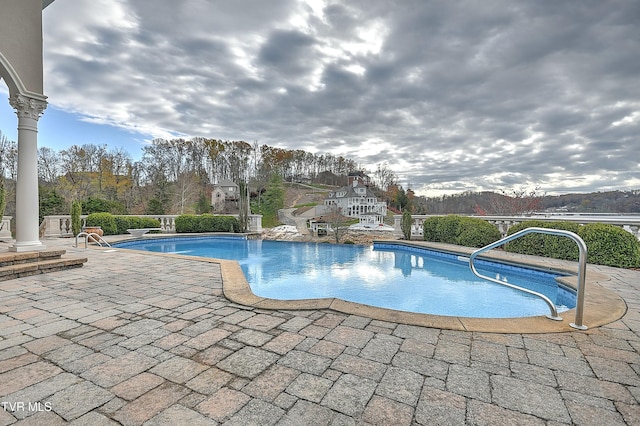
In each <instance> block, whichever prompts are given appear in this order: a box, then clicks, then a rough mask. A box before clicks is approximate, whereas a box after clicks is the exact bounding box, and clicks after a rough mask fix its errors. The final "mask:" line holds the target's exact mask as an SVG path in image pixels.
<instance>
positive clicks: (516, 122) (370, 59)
mask: <svg viewBox="0 0 640 426" xmlns="http://www.w3.org/2000/svg"><path fill="white" fill-rule="evenodd" d="M43 20H44V48H45V53H44V60H45V94H46V95H48V96H49V102H50V105H49V108H48V109H47V110H46V111H45V114H44V115H43V117H42V119H41V134H40V144H41V145H45V146H51V147H53V148H54V149H61V148H64V147H65V146H68V145H71V144H82V143H97V144H101V143H109V144H110V145H112V146H121V147H124V148H125V149H126V150H127V151H129V152H130V153H131V155H132V157H134V158H136V157H139V156H140V154H141V146H142V144H143V143H145V141H149V140H151V139H152V138H154V137H164V138H171V137H192V136H205V137H213V138H217V139H228V140H245V141H248V142H253V141H256V140H257V141H258V143H260V144H268V145H272V146H280V147H283V148H295V149H298V148H301V149H304V150H307V151H311V152H316V153H320V154H322V153H332V154H335V155H343V156H345V157H348V158H351V159H354V160H356V161H357V162H358V163H359V164H361V165H362V166H364V167H367V168H368V169H369V170H374V169H375V167H376V165H377V164H380V163H384V162H386V163H388V165H389V167H390V168H392V169H393V170H394V171H395V172H396V174H397V175H398V177H399V178H400V182H401V183H402V184H403V186H405V187H411V188H412V189H414V190H416V191H417V192H418V193H420V194H427V195H435V194H441V193H456V192H461V191H480V190H509V189H512V188H521V187H523V186H527V187H539V188H540V189H541V190H542V191H546V192H547V193H549V194H557V193H566V192H590V191H606V190H612V189H639V188H640V147H639V144H640V140H639V137H640V30H639V28H640V2H638V1H637V0H563V1H558V0H530V1H517V2H516V1H511V0H482V1H480V0H477V1H445V0H442V1H428V0H415V1H409V0H399V1H388V0H349V1H346V0H344V1H332V0H326V1H325V0H307V1H296V0H270V1H264V0H184V1H175V0H153V1H149V0H92V1H81V0H56V1H55V2H54V3H53V4H52V5H51V6H49V7H48V8H47V9H46V10H45V11H44V12H43ZM1 84H2V85H3V84H4V83H1ZM0 90H5V91H6V87H4V88H2V89H0ZM3 108H6V109H3V110H2V115H3V117H4V120H5V121H6V116H8V115H9V114H12V112H11V110H10V108H9V107H6V106H3ZM6 111H9V112H6ZM11 120H15V116H13V117H12V118H11ZM5 121H3V122H0V124H3V123H5ZM11 123H12V125H14V126H15V123H14V121H11ZM0 129H1V130H3V132H4V133H5V134H6V133H8V132H7V131H6V130H4V129H3V128H2V127H0ZM9 134H10V132H9Z"/></svg>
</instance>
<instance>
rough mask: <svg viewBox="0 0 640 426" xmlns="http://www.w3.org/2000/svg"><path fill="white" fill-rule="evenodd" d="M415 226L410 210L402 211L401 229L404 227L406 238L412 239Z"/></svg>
mask: <svg viewBox="0 0 640 426" xmlns="http://www.w3.org/2000/svg"><path fill="white" fill-rule="evenodd" d="M412 227H413V218H412V217H411V213H410V212H409V210H405V211H404V212H402V219H401V220H400V229H402V235H403V236H404V239H405V240H410V239H411V228H412Z"/></svg>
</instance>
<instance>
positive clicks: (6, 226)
mask: <svg viewBox="0 0 640 426" xmlns="http://www.w3.org/2000/svg"><path fill="white" fill-rule="evenodd" d="M11 219H13V216H2V220H1V221H0V239H6V238H8V239H11Z"/></svg>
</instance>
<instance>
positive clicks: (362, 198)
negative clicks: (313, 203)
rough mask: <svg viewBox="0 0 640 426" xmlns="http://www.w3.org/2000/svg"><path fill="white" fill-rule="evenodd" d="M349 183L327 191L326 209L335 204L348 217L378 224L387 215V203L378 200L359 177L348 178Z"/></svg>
mask: <svg viewBox="0 0 640 426" xmlns="http://www.w3.org/2000/svg"><path fill="white" fill-rule="evenodd" d="M350 180H351V184H350V185H347V186H343V187H342V188H339V189H336V190H335V191H332V192H330V193H329V196H328V197H327V198H326V199H325V200H324V205H325V207H326V208H327V209H330V208H332V207H333V206H337V207H338V208H339V209H340V213H341V214H342V215H344V216H348V217H357V218H358V219H359V220H360V222H364V223H373V224H378V223H382V222H383V221H384V217H385V216H386V215H387V203H385V202H384V201H379V200H378V199H377V198H376V196H375V195H374V194H373V191H371V188H369V187H368V186H366V185H364V184H363V183H362V182H361V180H360V179H358V178H354V179H350Z"/></svg>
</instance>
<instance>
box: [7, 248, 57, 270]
mask: <svg viewBox="0 0 640 426" xmlns="http://www.w3.org/2000/svg"><path fill="white" fill-rule="evenodd" d="M66 252H67V251H66V250H42V251H29V252H22V253H17V252H16V253H14V252H5V253H0V267H2V266H10V265H18V264H23V263H33V262H39V261H41V260H50V259H60V258H61V257H62V256H64V254H65V253H66Z"/></svg>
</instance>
